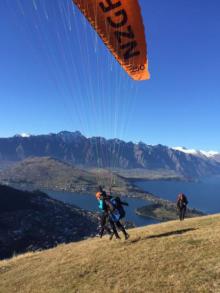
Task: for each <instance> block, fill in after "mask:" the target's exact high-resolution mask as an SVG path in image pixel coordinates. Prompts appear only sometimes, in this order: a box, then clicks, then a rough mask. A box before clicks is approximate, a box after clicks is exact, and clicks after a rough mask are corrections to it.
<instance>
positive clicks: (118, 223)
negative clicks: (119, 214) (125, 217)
mask: <svg viewBox="0 0 220 293" xmlns="http://www.w3.org/2000/svg"><path fill="white" fill-rule="evenodd" d="M116 225H117V227H118V228H119V229H120V230H121V231H122V233H123V234H124V236H125V239H128V237H129V235H128V233H127V232H126V230H125V227H124V226H123V225H122V224H121V222H120V221H118V222H116Z"/></svg>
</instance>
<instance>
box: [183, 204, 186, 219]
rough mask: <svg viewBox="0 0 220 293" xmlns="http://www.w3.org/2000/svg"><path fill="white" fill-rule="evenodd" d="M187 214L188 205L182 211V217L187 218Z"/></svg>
mask: <svg viewBox="0 0 220 293" xmlns="http://www.w3.org/2000/svg"><path fill="white" fill-rule="evenodd" d="M185 215H186V207H184V208H183V211H182V219H183V220H184V219H185Z"/></svg>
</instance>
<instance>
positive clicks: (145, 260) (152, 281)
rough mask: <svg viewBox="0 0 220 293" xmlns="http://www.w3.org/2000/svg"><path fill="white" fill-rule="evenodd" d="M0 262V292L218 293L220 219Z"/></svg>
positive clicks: (151, 229) (142, 230)
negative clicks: (127, 238) (126, 238)
mask: <svg viewBox="0 0 220 293" xmlns="http://www.w3.org/2000/svg"><path fill="white" fill-rule="evenodd" d="M130 236H131V237H130V239H129V240H128V241H124V240H112V241H110V240H108V238H107V237H106V238H104V239H98V238H97V239H90V240H85V241H82V242H78V243H73V244H68V245H61V246H58V247H57V248H54V249H51V250H47V251H44V252H38V253H33V254H25V255H22V256H19V257H14V258H13V259H11V260H8V261H1V262H0V280H1V282H0V292H2V293H4V292H7V293H8V292H22V293H23V292H24V293H25V292H42V293H43V292H51V293H52V292H53V293H55V292H131V293H135V292H149V293H154V292H155V293H159V292H181V293H183V292H185V293H193V292H199V293H200V292H204V293H208V292H220V215H214V216H206V217H202V218H193V219H187V220H185V221H184V222H178V221H173V222H168V223H163V224H159V225H153V226H147V227H144V228H138V229H133V230H130Z"/></svg>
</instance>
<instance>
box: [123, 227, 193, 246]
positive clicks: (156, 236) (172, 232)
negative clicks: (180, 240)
mask: <svg viewBox="0 0 220 293" xmlns="http://www.w3.org/2000/svg"><path fill="white" fill-rule="evenodd" d="M195 230H198V228H187V229H181V230H175V231H170V232H166V233H161V234H156V235H149V236H146V237H137V238H134V239H130V240H129V242H127V244H134V243H137V242H139V241H143V240H147V239H152V238H162V237H169V236H173V235H181V234H184V233H187V232H190V231H195Z"/></svg>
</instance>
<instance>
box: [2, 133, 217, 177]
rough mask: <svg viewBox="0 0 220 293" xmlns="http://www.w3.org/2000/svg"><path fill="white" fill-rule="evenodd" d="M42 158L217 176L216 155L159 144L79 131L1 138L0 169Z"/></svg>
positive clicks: (87, 165)
mask: <svg viewBox="0 0 220 293" xmlns="http://www.w3.org/2000/svg"><path fill="white" fill-rule="evenodd" d="M44 156H49V157H53V158H56V159H58V160H62V161H64V162H68V163H70V164H73V165H75V166H81V167H84V168H85V167H86V168H88V167H90V168H92V167H95V168H97V167H98V168H110V169H124V170H129V169H140V170H168V171H174V172H175V173H176V174H179V175H180V176H185V177H190V178H191V177H193V178H194V177H199V176H209V175H216V174H219V173H220V162H219V157H220V155H219V154H218V153H215V154H212V155H209V156H208V155H205V154H204V153H202V152H196V151H195V152H192V151H187V150H186V149H184V148H170V147H167V146H164V145H161V144H158V145H148V144H145V143H143V142H140V143H137V144H136V143H133V142H125V141H122V140H119V139H108V140H107V139H105V138H103V137H91V138H87V137H85V136H84V135H82V134H81V133H80V132H79V131H76V132H68V131H62V132H59V133H57V134H54V133H52V134H48V135H15V136H13V137H10V138H0V163H1V166H3V165H4V164H6V162H7V163H12V162H17V161H22V160H24V159H26V158H29V157H44Z"/></svg>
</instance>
